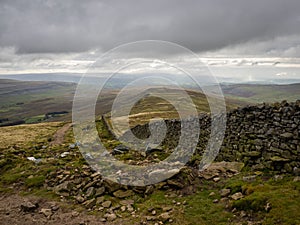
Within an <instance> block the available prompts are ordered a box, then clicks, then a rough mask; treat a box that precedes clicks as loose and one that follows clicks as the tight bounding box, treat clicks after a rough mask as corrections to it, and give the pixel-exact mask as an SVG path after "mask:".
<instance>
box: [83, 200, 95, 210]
mask: <svg viewBox="0 0 300 225" xmlns="http://www.w3.org/2000/svg"><path fill="white" fill-rule="evenodd" d="M83 205H84V206H86V207H87V208H92V207H93V206H94V205H96V199H95V198H92V199H90V200H87V201H85V202H84V203H83Z"/></svg>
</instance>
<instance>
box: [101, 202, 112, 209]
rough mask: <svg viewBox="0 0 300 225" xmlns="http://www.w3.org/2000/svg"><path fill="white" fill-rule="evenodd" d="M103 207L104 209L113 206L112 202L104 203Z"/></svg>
mask: <svg viewBox="0 0 300 225" xmlns="http://www.w3.org/2000/svg"><path fill="white" fill-rule="evenodd" d="M102 206H103V207H104V208H109V207H110V206H111V201H105V202H103V203H102Z"/></svg>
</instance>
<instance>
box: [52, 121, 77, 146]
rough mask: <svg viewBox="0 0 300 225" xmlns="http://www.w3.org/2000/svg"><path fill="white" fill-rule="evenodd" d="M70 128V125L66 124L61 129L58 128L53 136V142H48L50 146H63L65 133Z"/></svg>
mask: <svg viewBox="0 0 300 225" xmlns="http://www.w3.org/2000/svg"><path fill="white" fill-rule="evenodd" d="M71 126H72V123H67V124H65V125H64V126H63V127H62V128H60V129H59V130H58V131H57V132H56V133H55V134H54V135H53V140H52V141H51V142H50V145H61V144H63V143H64V137H65V135H66V132H67V131H68V130H69V129H70V128H71Z"/></svg>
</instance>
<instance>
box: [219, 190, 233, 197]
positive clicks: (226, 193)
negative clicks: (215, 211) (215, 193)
mask: <svg viewBox="0 0 300 225" xmlns="http://www.w3.org/2000/svg"><path fill="white" fill-rule="evenodd" d="M230 192H231V190H230V189H222V190H220V195H221V197H227V196H228V195H229V194H230Z"/></svg>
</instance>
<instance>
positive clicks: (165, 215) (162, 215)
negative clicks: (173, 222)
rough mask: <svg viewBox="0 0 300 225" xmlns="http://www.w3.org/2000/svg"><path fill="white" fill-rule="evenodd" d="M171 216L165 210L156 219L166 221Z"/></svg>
mask: <svg viewBox="0 0 300 225" xmlns="http://www.w3.org/2000/svg"><path fill="white" fill-rule="evenodd" d="M170 218H171V216H170V214H169V213H167V212H165V213H162V214H160V215H159V216H158V219H159V220H161V221H162V222H166V221H167V220H169V219H170Z"/></svg>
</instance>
